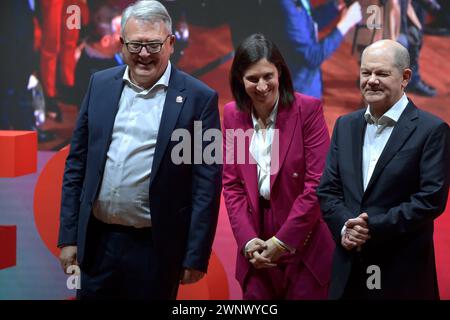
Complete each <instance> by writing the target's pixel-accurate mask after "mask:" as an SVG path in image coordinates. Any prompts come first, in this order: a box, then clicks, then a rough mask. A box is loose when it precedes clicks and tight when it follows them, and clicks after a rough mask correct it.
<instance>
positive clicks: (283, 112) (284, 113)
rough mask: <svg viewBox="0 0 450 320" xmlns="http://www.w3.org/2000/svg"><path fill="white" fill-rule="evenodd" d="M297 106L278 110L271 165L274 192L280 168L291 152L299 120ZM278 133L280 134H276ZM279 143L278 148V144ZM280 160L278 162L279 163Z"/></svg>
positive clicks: (271, 180)
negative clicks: (289, 151) (290, 148)
mask: <svg viewBox="0 0 450 320" xmlns="http://www.w3.org/2000/svg"><path fill="white" fill-rule="evenodd" d="M298 110H299V109H298V108H297V105H296V104H294V105H293V106H290V107H285V106H281V105H280V108H279V109H278V114H277V118H276V122H275V129H277V130H276V131H275V134H274V139H273V142H274V143H272V150H271V163H270V174H271V175H270V190H272V187H273V184H274V183H275V181H276V179H277V176H278V173H279V172H280V168H281V166H282V165H283V162H284V160H285V159H286V154H287V152H288V150H289V146H290V144H291V141H292V137H293V135H294V131H295V127H296V125H297V120H298V116H297V114H298V112H299V111H298ZM277 132H278V134H276V133H277ZM277 142H278V148H277V145H276V143H277ZM277 160H278V161H277Z"/></svg>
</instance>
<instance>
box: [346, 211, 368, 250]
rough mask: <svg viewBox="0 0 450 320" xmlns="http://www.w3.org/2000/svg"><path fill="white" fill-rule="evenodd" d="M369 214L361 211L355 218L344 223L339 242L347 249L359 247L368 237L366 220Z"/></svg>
mask: <svg viewBox="0 0 450 320" xmlns="http://www.w3.org/2000/svg"><path fill="white" fill-rule="evenodd" d="M368 219H369V216H368V215H367V213H366V212H363V213H361V214H360V215H359V216H358V217H357V218H354V219H349V220H347V222H346V223H345V227H346V229H345V233H344V234H343V235H342V238H341V244H342V246H343V247H344V248H345V249H347V250H352V249H353V248H354V247H358V248H360V247H361V246H362V245H363V244H364V243H366V241H367V240H369V239H370V233H369V226H368V224H367V220H368Z"/></svg>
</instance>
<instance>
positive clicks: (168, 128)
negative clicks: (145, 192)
mask: <svg viewBox="0 0 450 320" xmlns="http://www.w3.org/2000/svg"><path fill="white" fill-rule="evenodd" d="M186 97H187V95H186V93H185V92H184V78H183V77H182V75H181V73H179V72H178V71H177V70H176V69H175V68H174V67H173V66H172V72H171V75H170V80H169V86H168V88H167V95H166V100H165V102H164V107H163V112H162V115H161V123H160V125H159V130H158V137H157V140H156V149H155V155H154V157H153V164H152V171H151V174H150V186H151V185H152V183H153V180H154V178H155V176H156V173H157V172H158V169H159V166H160V164H161V160H162V158H163V156H164V153H165V151H166V148H167V144H168V143H169V140H170V137H171V135H172V132H173V130H174V129H175V126H176V123H177V120H178V116H179V115H180V112H181V109H182V108H183V105H184V103H185V102H186Z"/></svg>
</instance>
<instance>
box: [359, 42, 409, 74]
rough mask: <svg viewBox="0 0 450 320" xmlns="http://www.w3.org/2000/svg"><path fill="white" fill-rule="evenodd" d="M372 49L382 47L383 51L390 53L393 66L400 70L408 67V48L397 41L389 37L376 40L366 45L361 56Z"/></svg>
mask: <svg viewBox="0 0 450 320" xmlns="http://www.w3.org/2000/svg"><path fill="white" fill-rule="evenodd" d="M372 49H382V50H385V52H388V53H391V54H392V58H393V61H392V63H393V65H394V67H395V68H397V69H398V70H399V71H400V72H403V71H404V70H405V69H407V68H410V57H409V52H408V49H406V48H405V47H404V46H403V45H402V44H400V43H399V42H397V41H394V40H389V39H383V40H378V41H376V42H374V43H372V44H371V45H369V46H368V47H366V48H365V49H364V51H363V52H362V55H361V57H362V56H363V55H364V54H365V53H366V52H367V51H369V50H372Z"/></svg>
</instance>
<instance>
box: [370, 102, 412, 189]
mask: <svg viewBox="0 0 450 320" xmlns="http://www.w3.org/2000/svg"><path fill="white" fill-rule="evenodd" d="M416 118H417V109H416V107H415V106H414V104H413V103H412V102H411V101H410V102H409V103H408V105H407V106H406V109H405V110H404V111H403V113H402V115H401V116H400V119H399V120H398V122H397V124H396V125H395V127H394V129H393V130H392V133H391V136H390V137H389V140H388V142H387V143H386V146H385V147H384V149H383V152H382V153H381V155H380V158H379V159H378V162H377V164H376V166H375V169H374V170H373V174H372V177H371V178H370V181H369V184H368V185H367V189H366V192H365V193H368V192H369V190H370V188H371V187H372V185H373V184H374V183H375V181H376V180H377V178H378V176H379V175H380V174H381V172H382V171H383V169H384V167H386V165H387V164H388V163H389V161H391V159H392V158H393V157H394V155H395V154H396V153H397V152H398V151H399V150H400V148H401V147H402V146H403V145H404V144H405V142H406V140H408V138H409V136H410V135H411V134H412V133H413V132H414V130H415V129H416V126H417V124H416V123H414V122H413V120H414V119H416Z"/></svg>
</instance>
